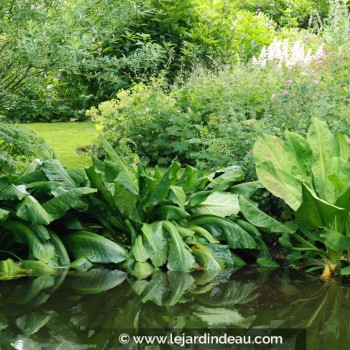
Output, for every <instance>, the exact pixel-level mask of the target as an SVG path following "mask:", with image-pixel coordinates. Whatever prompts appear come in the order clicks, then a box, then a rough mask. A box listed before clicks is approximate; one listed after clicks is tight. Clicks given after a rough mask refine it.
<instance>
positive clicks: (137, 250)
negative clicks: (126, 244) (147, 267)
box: [131, 236, 150, 262]
mask: <svg viewBox="0 0 350 350" xmlns="http://www.w3.org/2000/svg"><path fill="white" fill-rule="evenodd" d="M131 253H132V255H133V256H134V258H135V260H136V261H139V262H145V261H147V260H148V259H149V257H150V255H149V254H148V252H147V251H146V249H145V247H144V245H143V241H142V236H137V237H136V239H135V242H134V245H133V246H132V249H131Z"/></svg>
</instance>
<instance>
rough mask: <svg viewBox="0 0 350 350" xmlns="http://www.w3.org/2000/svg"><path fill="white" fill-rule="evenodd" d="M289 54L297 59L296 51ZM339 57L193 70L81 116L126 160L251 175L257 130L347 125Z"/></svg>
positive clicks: (138, 89) (275, 131) (334, 128)
mask: <svg viewBox="0 0 350 350" xmlns="http://www.w3.org/2000/svg"><path fill="white" fill-rule="evenodd" d="M294 54H298V53H297V52H295V53H294ZM346 57H347V53H346V51H342V53H328V54H326V55H325V56H324V57H323V58H320V59H318V60H314V61H313V62H311V63H310V64H309V65H306V66H305V65H304V66H300V65H296V66H285V65H283V66H281V67H279V66H278V65H277V64H276V65H275V64H273V63H271V64H267V65H266V66H265V67H260V68H254V67H253V65H252V64H250V63H248V64H243V63H242V64H240V65H236V66H234V67H221V68H220V69H218V70H217V71H216V72H215V71H208V70H207V69H205V68H203V67H197V68H196V69H195V70H194V71H193V73H192V74H191V75H190V76H189V77H188V78H187V79H183V80H179V81H178V82H177V83H175V84H173V85H170V86H169V85H168V84H166V82H165V80H164V79H154V80H152V82H151V83H150V84H148V85H146V84H144V83H142V84H137V85H135V86H134V87H133V88H132V89H130V90H125V91H121V92H119V93H118V95H117V98H116V99H114V100H110V101H105V102H103V103H101V104H100V105H99V107H98V108H92V109H91V110H89V111H88V112H87V115H88V116H89V117H91V118H92V119H93V120H94V121H95V122H96V123H97V126H98V128H99V129H100V130H101V131H102V132H103V134H104V135H105V136H106V137H107V139H108V140H109V141H110V142H111V143H112V145H113V146H114V147H115V148H116V149H117V151H118V152H119V153H120V154H121V155H123V156H125V157H126V158H127V159H128V160H129V161H137V160H138V158H140V159H141V161H142V162H143V163H145V164H151V165H154V164H159V165H162V166H163V165H168V164H170V161H171V160H172V159H174V158H176V157H177V158H178V159H179V160H180V161H181V163H187V164H190V165H194V166H198V167H201V168H207V169H215V168H216V167H218V166H219V167H225V166H229V165H231V164H232V163H233V162H235V163H237V164H239V165H242V166H244V167H246V168H248V174H249V177H254V169H253V166H252V165H253V163H252V162H251V149H252V147H253V144H254V142H255V140H256V138H257V136H258V135H259V134H260V133H261V132H267V133H271V134H275V135H277V136H282V135H283V133H284V131H285V130H289V131H293V132H298V133H300V134H305V133H306V130H307V127H308V125H309V123H310V120H311V117H312V116H314V115H317V116H318V117H319V118H320V119H323V120H327V121H328V123H329V124H330V127H331V129H332V131H345V130H346V129H347V127H348V115H347V106H348V103H349V97H348V93H347V90H348V88H347V86H348V83H349V82H348V76H347V73H346V72H347V71H348V69H347V67H348V63H347V62H348V60H347V59H346Z"/></svg>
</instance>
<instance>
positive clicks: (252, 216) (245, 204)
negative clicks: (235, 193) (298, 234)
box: [239, 196, 293, 233]
mask: <svg viewBox="0 0 350 350" xmlns="http://www.w3.org/2000/svg"><path fill="white" fill-rule="evenodd" d="M239 205H240V208H241V212H242V214H243V216H244V217H245V218H246V220H248V221H249V222H250V223H251V224H252V225H254V226H256V227H259V228H261V229H265V230H267V231H269V232H276V233H292V232H293V231H292V230H291V229H290V228H288V227H287V226H285V225H283V224H282V223H280V222H279V221H277V220H275V219H274V218H272V217H271V216H269V215H267V214H265V213H264V212H263V211H261V210H260V209H259V208H257V207H256V206H255V205H254V204H252V203H251V201H250V200H248V199H246V198H245V197H244V196H240V197H239Z"/></svg>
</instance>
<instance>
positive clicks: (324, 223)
mask: <svg viewBox="0 0 350 350" xmlns="http://www.w3.org/2000/svg"><path fill="white" fill-rule="evenodd" d="M302 189H303V192H302V194H303V202H302V204H301V206H300V208H299V209H298V210H297V211H296V213H295V215H296V221H297V223H298V224H299V225H301V226H304V227H306V228H308V229H311V230H312V229H315V228H320V227H326V228H330V227H331V225H333V224H334V222H335V220H337V222H339V221H340V218H341V217H342V215H343V212H344V209H342V208H339V207H336V206H334V205H332V204H329V203H327V202H326V201H324V200H322V199H321V198H318V197H317V196H316V195H315V194H314V193H313V192H312V191H311V190H310V189H309V188H308V187H307V186H305V185H303V187H302Z"/></svg>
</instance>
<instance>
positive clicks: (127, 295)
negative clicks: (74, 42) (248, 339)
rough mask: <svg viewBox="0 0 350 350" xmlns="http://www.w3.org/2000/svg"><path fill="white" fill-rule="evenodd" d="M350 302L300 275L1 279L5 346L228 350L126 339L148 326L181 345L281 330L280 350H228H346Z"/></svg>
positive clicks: (99, 274) (103, 274) (332, 287)
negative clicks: (172, 333) (173, 335)
mask: <svg viewBox="0 0 350 350" xmlns="http://www.w3.org/2000/svg"><path fill="white" fill-rule="evenodd" d="M349 299H350V288H349V287H347V286H342V285H341V284H339V282H337V281H335V280H330V281H328V282H322V281H320V280H318V279H317V278H311V277H306V276H304V275H303V274H299V273H297V272H295V271H284V270H261V269H256V268H255V269H252V268H240V269H237V270H230V271H223V272H221V273H215V272H197V273H193V274H181V273H175V272H168V273H165V272H161V271H159V272H157V273H155V274H154V275H153V276H151V277H149V278H148V279H146V280H137V279H133V278H131V277H130V276H129V275H126V274H125V273H124V272H121V271H112V270H101V269H97V270H92V271H89V272H84V273H83V272H77V271H69V272H67V271H64V272H63V273H62V274H60V275H57V276H38V277H30V278H26V279H19V280H12V281H7V282H0V349H1V350H5V349H6V350H7V349H18V350H22V349H23V350H38V349H48V350H51V349H55V350H58V349H61V350H70V349H72V350H75V349H77V350H80V349H98V350H100V349H184V348H187V349H222V348H224V347H223V346H222V345H217V344H216V343H215V342H214V343H213V344H212V345H208V344H206V345H203V343H200V342H199V344H191V341H188V340H186V341H187V345H186V346H185V347H182V346H181V345H182V344H181V343H179V342H177V343H171V344H167V345H155V344H154V345H146V344H143V345H140V344H135V342H133V341H131V342H130V343H128V340H129V339H125V336H126V334H127V335H128V336H130V337H131V339H133V338H132V335H135V334H136V335H144V334H146V335H149V334H150V333H149V332H151V333H152V331H151V330H153V333H152V334H155V335H158V334H163V333H164V332H165V331H164V329H166V330H172V331H175V332H177V333H176V334H178V335H182V336H183V339H185V335H186V339H187V337H188V334H189V335H192V336H194V335H197V336H201V335H203V334H210V335H213V334H214V335H215V334H216V335H217V336H219V335H223V334H224V333H225V332H228V333H230V332H231V333H232V334H236V333H235V332H243V333H239V334H244V335H245V336H246V335H248V334H254V335H255V333H254V332H258V333H259V332H260V333H259V334H263V335H271V334H277V335H278V334H283V342H284V343H283V345H267V344H266V345H259V346H258V345H256V344H255V345H252V344H250V345H239V344H238V345H237V344H236V345H230V346H229V347H227V348H230V349H231V348H232V349H298V350H299V349H300V350H302V349H304V348H305V346H304V345H303V342H304V341H306V348H307V349H317V350H319V349H321V350H322V349H327V350H332V349H337V350H341V349H349V348H350V302H349V301H350V300H349ZM305 330H306V331H305ZM157 332H158V333H157ZM121 333H123V336H124V338H122V339H121V338H120V334H121ZM231 333H230V334H231ZM165 334H168V333H165ZM237 334H238V333H237ZM198 339H199V338H198ZM121 341H122V342H124V343H128V344H126V345H123V344H122V343H121ZM176 344H178V345H176Z"/></svg>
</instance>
